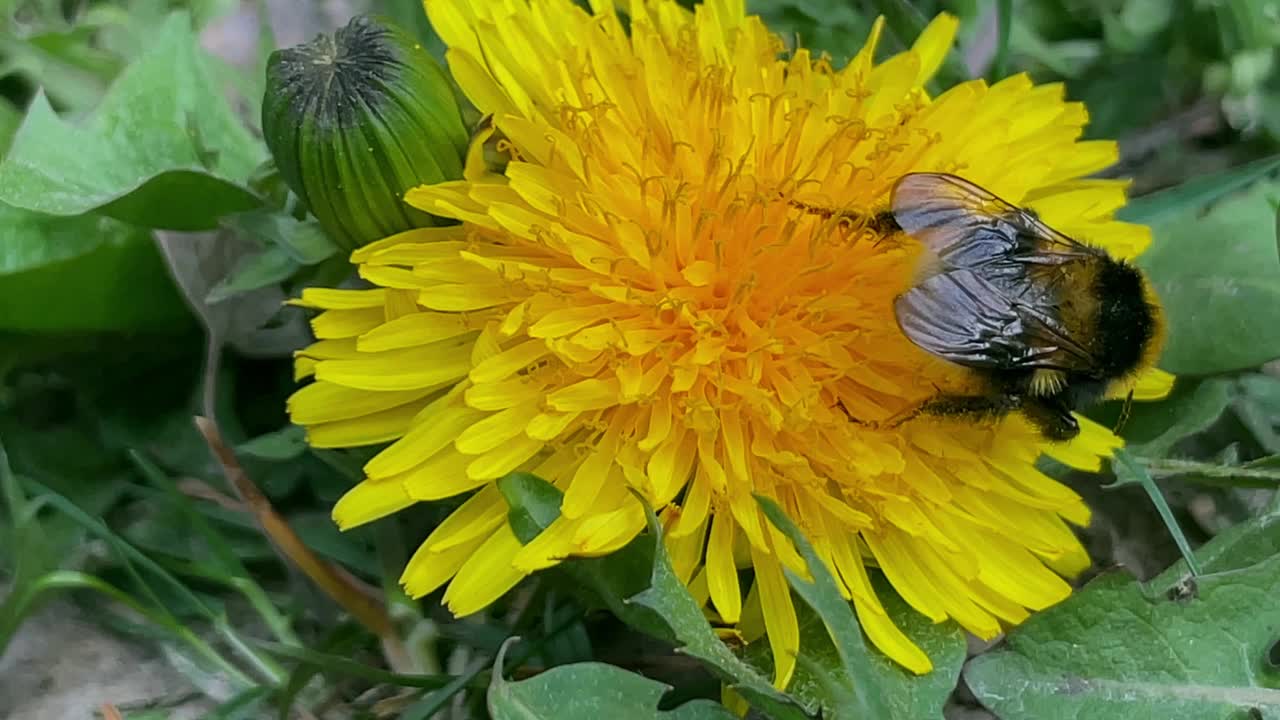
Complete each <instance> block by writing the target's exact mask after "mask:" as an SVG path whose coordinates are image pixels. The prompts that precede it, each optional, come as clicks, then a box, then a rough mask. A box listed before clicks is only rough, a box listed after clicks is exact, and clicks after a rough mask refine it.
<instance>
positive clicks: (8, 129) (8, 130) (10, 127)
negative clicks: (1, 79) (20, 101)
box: [0, 100, 22, 158]
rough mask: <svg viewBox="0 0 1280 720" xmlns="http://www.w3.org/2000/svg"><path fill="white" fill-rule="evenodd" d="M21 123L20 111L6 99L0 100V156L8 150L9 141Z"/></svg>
mask: <svg viewBox="0 0 1280 720" xmlns="http://www.w3.org/2000/svg"><path fill="white" fill-rule="evenodd" d="M20 124H22V113H20V112H18V109H17V108H15V107H14V106H13V103H11V102H9V101H8V100H0V158H3V157H4V155H5V153H6V152H8V151H9V142H10V141H12V140H13V134H14V133H16V132H17V131H18V125H20Z"/></svg>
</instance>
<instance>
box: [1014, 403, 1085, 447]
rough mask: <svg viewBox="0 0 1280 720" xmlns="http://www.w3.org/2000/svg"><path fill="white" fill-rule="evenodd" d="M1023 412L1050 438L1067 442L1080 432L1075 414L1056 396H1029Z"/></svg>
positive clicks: (1023, 406)
mask: <svg viewBox="0 0 1280 720" xmlns="http://www.w3.org/2000/svg"><path fill="white" fill-rule="evenodd" d="M1022 414H1023V415H1025V416H1026V417H1027V419H1028V420H1030V421H1031V424H1033V425H1035V426H1036V428H1038V429H1039V430H1040V432H1041V434H1043V435H1044V436H1045V437H1046V438H1048V439H1049V440H1057V441H1059V442H1065V441H1067V440H1070V439H1072V438H1074V437H1075V436H1077V435H1079V434H1080V423H1079V422H1077V421H1076V417H1075V415H1072V414H1071V410H1070V408H1068V407H1067V406H1066V405H1065V404H1063V403H1062V401H1061V400H1060V399H1058V397H1056V396H1049V397H1031V398H1027V401H1026V402H1025V403H1023V405H1022Z"/></svg>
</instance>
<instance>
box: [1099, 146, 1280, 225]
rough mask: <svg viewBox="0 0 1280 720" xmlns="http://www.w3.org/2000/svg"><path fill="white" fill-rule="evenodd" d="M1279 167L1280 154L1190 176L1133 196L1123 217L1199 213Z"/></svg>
mask: <svg viewBox="0 0 1280 720" xmlns="http://www.w3.org/2000/svg"><path fill="white" fill-rule="evenodd" d="M1277 170H1280V155H1277V156H1272V157H1266V158H1262V159H1261V160H1254V161H1253V162H1250V163H1246V164H1244V165H1241V166H1240V167H1237V168H1232V169H1231V170H1228V171H1226V172H1222V173H1217V174H1214V175H1208V176H1206V177H1200V178H1195V179H1194V180H1188V181H1186V182H1184V183H1182V184H1181V185H1178V186H1177V187H1172V188H1169V189H1167V190H1160V191H1158V192H1154V193H1151V194H1149V195H1143V196H1142V197H1138V198H1134V199H1132V200H1130V201H1129V203H1128V204H1127V205H1125V206H1124V208H1123V209H1121V210H1120V212H1119V216H1120V219H1121V220H1125V221H1127V222H1135V223H1142V224H1143V225H1157V224H1163V223H1165V222H1169V221H1173V220H1176V219H1179V218H1181V217H1184V216H1186V215H1188V214H1190V213H1197V212H1200V211H1201V210H1203V209H1204V208H1205V207H1207V206H1208V205H1210V204H1212V203H1214V202H1215V201H1217V200H1220V199H1222V198H1224V197H1226V196H1227V195H1230V194H1231V193H1234V192H1237V191H1239V190H1242V189H1244V188H1246V187H1248V186H1249V185H1252V184H1253V183H1255V182H1258V181H1259V180H1262V179H1263V178H1265V177H1268V176H1270V175H1272V174H1274V173H1275V172H1276V171H1277Z"/></svg>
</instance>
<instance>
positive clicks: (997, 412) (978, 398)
mask: <svg viewBox="0 0 1280 720" xmlns="http://www.w3.org/2000/svg"><path fill="white" fill-rule="evenodd" d="M1021 404H1022V399H1021V397H1020V396H1018V395H1014V394H1008V393H998V394H992V395H948V394H946V393H939V394H938V395H935V396H933V397H931V398H929V399H928V400H925V401H924V402H922V403H919V404H917V405H914V406H912V407H909V408H907V409H906V410H903V411H902V412H899V413H898V414H897V415H894V416H892V417H890V418H889V419H887V420H883V421H880V422H870V421H866V420H858V419H857V418H855V417H853V416H852V415H850V414H849V411H848V410H847V409H845V407H844V405H841V406H840V408H841V409H842V410H844V411H845V415H848V416H849V420H851V421H852V422H854V423H855V424H857V425H862V426H863V427H869V428H873V429H876V430H883V429H893V428H896V427H898V426H900V425H903V424H905V423H907V422H910V421H911V420H914V419H916V418H917V417H920V416H921V415H933V416H935V417H972V418H977V419H982V420H989V419H994V418H998V417H1001V416H1003V415H1006V414H1008V413H1009V412H1010V411H1012V410H1016V409H1017V408H1018V407H1019V406H1020V405H1021ZM1073 420H1074V418H1073Z"/></svg>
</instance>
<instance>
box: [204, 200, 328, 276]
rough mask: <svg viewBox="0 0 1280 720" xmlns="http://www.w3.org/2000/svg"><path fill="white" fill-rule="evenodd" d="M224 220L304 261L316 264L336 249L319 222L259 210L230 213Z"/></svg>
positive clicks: (246, 233)
mask: <svg viewBox="0 0 1280 720" xmlns="http://www.w3.org/2000/svg"><path fill="white" fill-rule="evenodd" d="M227 224H228V225H229V226H230V227H231V228H232V229H233V230H237V231H239V232H240V233H241V234H243V235H245V236H247V237H251V238H254V239H257V240H259V241H261V242H262V243H263V244H264V245H266V246H268V247H277V248H279V249H281V250H283V251H284V252H285V253H288V255H289V257H291V258H293V259H294V260H295V261H297V262H299V263H301V264H303V265H315V264H316V263H318V262H321V261H323V260H327V259H329V258H331V257H333V256H334V254H336V253H337V252H338V246H337V245H335V244H334V243H333V240H331V239H329V236H328V235H326V234H325V232H324V229H323V228H321V227H320V223H317V222H314V221H301V220H297V219H294V218H293V217H291V216H289V215H285V214H284V213H279V212H271V211H268V210H258V211H253V212H247V213H242V214H240V215H235V216H232V217H231V218H230V219H229V220H228V221H227Z"/></svg>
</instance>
